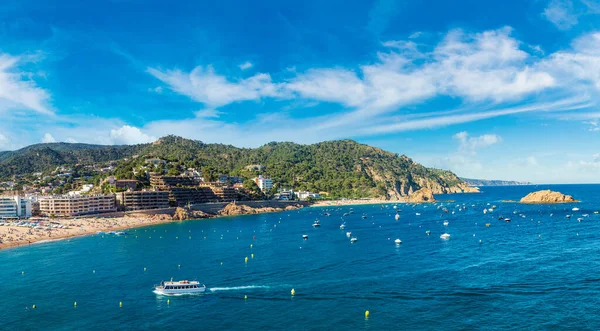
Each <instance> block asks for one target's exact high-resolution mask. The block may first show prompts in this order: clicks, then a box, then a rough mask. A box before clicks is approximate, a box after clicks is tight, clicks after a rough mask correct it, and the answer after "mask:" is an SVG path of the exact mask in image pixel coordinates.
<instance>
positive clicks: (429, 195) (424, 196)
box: [406, 187, 435, 203]
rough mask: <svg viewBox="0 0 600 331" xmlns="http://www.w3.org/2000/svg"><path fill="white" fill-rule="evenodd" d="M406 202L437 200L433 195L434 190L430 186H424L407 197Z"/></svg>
mask: <svg viewBox="0 0 600 331" xmlns="http://www.w3.org/2000/svg"><path fill="white" fill-rule="evenodd" d="M406 202H415V203H422V202H435V197H434V196H433V191H432V190H431V189H430V188H427V187H424V188H422V189H419V190H417V191H415V192H413V193H412V194H410V195H409V196H408V197H406Z"/></svg>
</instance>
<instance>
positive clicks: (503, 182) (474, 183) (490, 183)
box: [460, 177, 533, 186]
mask: <svg viewBox="0 0 600 331" xmlns="http://www.w3.org/2000/svg"><path fill="white" fill-rule="evenodd" d="M460 179H462V180H463V181H465V182H466V183H467V184H469V186H516V185H532V184H533V183H531V182H519V181H514V180H488V179H471V178H462V177H461V178H460Z"/></svg>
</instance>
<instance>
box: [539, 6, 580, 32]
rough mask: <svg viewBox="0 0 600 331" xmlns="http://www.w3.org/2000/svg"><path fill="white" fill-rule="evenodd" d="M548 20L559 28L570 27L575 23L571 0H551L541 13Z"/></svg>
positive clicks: (575, 16) (575, 15) (575, 17)
mask: <svg viewBox="0 0 600 331" xmlns="http://www.w3.org/2000/svg"><path fill="white" fill-rule="evenodd" d="M542 16H544V17H545V18H546V19H547V20H548V21H550V22H552V24H554V25H556V27H557V28H559V29H561V30H567V29H570V28H571V27H572V26H574V25H575V24H577V22H578V20H577V14H575V12H574V9H573V1H571V0H552V1H550V3H549V4H548V6H547V7H546V9H544V12H543V13H542Z"/></svg>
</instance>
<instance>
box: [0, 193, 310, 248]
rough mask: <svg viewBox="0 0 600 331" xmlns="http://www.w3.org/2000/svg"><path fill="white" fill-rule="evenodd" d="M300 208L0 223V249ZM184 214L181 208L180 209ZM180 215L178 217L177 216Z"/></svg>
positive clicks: (229, 207) (233, 208) (226, 209)
mask: <svg viewBox="0 0 600 331" xmlns="http://www.w3.org/2000/svg"><path fill="white" fill-rule="evenodd" d="M301 207H302V206H301V205H289V206H286V208H274V207H258V208H253V207H249V206H247V205H245V204H244V203H239V204H236V203H230V204H228V205H226V206H225V207H224V208H223V209H221V210H220V211H219V212H217V213H215V214H208V213H204V212H201V211H196V212H192V213H188V212H184V213H183V214H184V215H172V214H169V213H167V214H164V213H157V214H153V215H148V214H147V213H139V212H129V213H127V214H125V215H124V216H120V217H108V216H102V215H98V216H97V217H79V218H77V217H73V218H57V219H48V218H38V219H28V220H15V221H5V222H0V249H3V248H8V247H14V246H21V245H28V244H33V243H36V242H41V241H54V240H59V239H66V238H71V237H78V236H84V235H90V234H94V233H96V232H111V231H121V230H125V229H132V228H138V227H142V226H149V225H156V224H163V223H170V222H181V220H196V219H205V218H213V217H225V216H235V215H245V214H262V213H272V212H280V211H284V210H293V209H297V208H301ZM178 209H181V210H182V211H183V209H182V208H178ZM175 214H177V213H175Z"/></svg>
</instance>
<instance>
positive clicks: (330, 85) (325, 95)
mask: <svg viewBox="0 0 600 331" xmlns="http://www.w3.org/2000/svg"><path fill="white" fill-rule="evenodd" d="M510 34H511V29H510V28H503V29H499V30H492V31H485V32H482V33H473V34H468V33H464V32H463V31H461V30H453V31H451V32H449V33H448V34H447V35H446V36H445V38H444V39H443V40H442V41H441V42H440V43H439V44H438V45H436V46H435V47H434V49H433V51H431V52H425V53H424V52H421V51H420V50H419V49H418V47H417V44H415V43H413V42H411V41H388V42H385V43H383V45H384V46H386V47H388V49H390V50H392V51H390V52H388V53H380V54H379V61H378V62H377V63H374V64H370V65H364V66H361V67H360V71H358V72H355V71H352V70H348V69H340V68H322V69H312V70H309V71H308V72H306V73H303V74H298V75H297V76H296V77H295V78H293V79H292V80H291V81H290V82H288V83H287V84H286V86H285V87H286V88H287V89H289V90H291V91H293V92H296V93H298V94H299V95H300V96H301V97H304V98H309V99H315V100H321V101H329V102H338V103H341V104H343V105H345V106H348V107H356V108H362V109H363V110H361V112H362V113H363V115H373V114H376V113H379V112H382V111H389V110H396V109H398V107H402V106H405V105H409V104H414V103H417V102H421V101H423V100H426V99H429V98H432V97H434V96H437V95H448V96H453V97H461V98H465V99H467V100H469V101H472V102H482V101H492V102H504V101H515V100H520V99H522V98H523V97H525V96H527V95H529V94H531V93H534V92H539V91H542V90H544V89H547V88H549V87H553V86H554V85H555V84H556V81H555V79H554V78H553V77H552V76H551V75H550V74H549V73H548V72H545V71H543V70H540V69H539V68H537V67H535V66H532V65H529V64H528V63H529V62H532V61H533V60H535V59H532V58H531V56H530V55H529V54H528V53H527V52H525V51H523V50H522V49H521V48H520V45H521V44H520V42H519V41H517V40H516V39H514V38H512V37H511V36H510ZM533 63H535V62H533Z"/></svg>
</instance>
